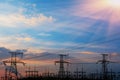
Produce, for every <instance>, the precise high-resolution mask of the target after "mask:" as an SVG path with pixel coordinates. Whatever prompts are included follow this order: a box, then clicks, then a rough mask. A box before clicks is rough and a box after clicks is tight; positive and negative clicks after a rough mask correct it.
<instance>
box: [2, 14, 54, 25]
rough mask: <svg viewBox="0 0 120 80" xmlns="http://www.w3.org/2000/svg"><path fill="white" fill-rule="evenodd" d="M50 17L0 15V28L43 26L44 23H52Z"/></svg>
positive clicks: (52, 19)
mask: <svg viewBox="0 0 120 80" xmlns="http://www.w3.org/2000/svg"><path fill="white" fill-rule="evenodd" d="M54 20H55V19H54V18H53V17H52V16H48V17H47V16H45V15H44V14H38V15H36V16H29V17H27V16H25V15H24V14H19V13H16V14H8V15H3V14H2V15H0V22H1V23H0V26H4V27H22V26H23V27H31V26H38V25H43V24H45V23H51V22H54Z"/></svg>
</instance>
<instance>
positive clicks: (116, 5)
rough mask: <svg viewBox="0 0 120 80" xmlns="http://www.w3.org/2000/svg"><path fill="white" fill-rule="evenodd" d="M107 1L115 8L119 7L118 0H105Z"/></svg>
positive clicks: (119, 1) (119, 2) (119, 0)
mask: <svg viewBox="0 0 120 80" xmlns="http://www.w3.org/2000/svg"><path fill="white" fill-rule="evenodd" d="M107 3H108V4H109V5H110V6H113V7H116V8H120V0H107Z"/></svg>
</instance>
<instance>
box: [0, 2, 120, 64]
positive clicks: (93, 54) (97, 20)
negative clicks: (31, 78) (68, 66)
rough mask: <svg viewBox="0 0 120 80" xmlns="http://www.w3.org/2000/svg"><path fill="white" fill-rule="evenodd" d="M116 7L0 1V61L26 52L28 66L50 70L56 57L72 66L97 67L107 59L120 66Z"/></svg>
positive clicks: (108, 4)
mask: <svg viewBox="0 0 120 80" xmlns="http://www.w3.org/2000/svg"><path fill="white" fill-rule="evenodd" d="M110 1H111V2H110ZM116 1H117V0H116ZM118 3H120V2H117V3H116V2H112V0H0V59H1V61H3V60H6V59H9V56H10V54H9V51H15V50H25V52H24V56H23V61H25V62H26V63H28V65H33V63H35V65H39V66H48V65H54V61H55V60H59V55H58V54H69V61H71V62H96V61H98V60H100V59H101V55H100V54H104V53H106V54H109V57H111V58H110V59H111V60H112V61H117V62H119V60H120V59H119V58H120V49H119V47H120V44H119V43H120V36H119V34H120V31H119V29H120V24H119V23H120V15H119V14H120V6H119V4H118ZM34 56H35V57H34ZM36 56H38V57H36ZM39 56H42V57H39Z"/></svg>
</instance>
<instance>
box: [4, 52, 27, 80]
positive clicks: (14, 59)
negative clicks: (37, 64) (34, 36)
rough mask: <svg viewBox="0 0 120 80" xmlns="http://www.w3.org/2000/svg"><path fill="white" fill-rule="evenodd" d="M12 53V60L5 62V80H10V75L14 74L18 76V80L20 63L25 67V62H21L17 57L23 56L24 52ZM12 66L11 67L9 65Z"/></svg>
mask: <svg viewBox="0 0 120 80" xmlns="http://www.w3.org/2000/svg"><path fill="white" fill-rule="evenodd" d="M10 53H11V58H10V60H6V61H3V63H4V65H5V67H6V68H5V80H7V79H8V77H7V76H8V75H9V76H11V74H12V73H14V74H15V76H16V80H17V79H18V74H19V73H18V69H17V64H18V63H20V64H23V65H25V63H24V62H22V61H20V60H18V59H17V56H19V55H21V56H22V55H23V52H16V51H15V52H10ZM8 64H10V65H8Z"/></svg>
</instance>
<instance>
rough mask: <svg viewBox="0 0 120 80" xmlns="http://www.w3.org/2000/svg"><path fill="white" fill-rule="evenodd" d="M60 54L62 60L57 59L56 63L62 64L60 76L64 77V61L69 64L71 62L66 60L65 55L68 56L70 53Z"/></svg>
mask: <svg viewBox="0 0 120 80" xmlns="http://www.w3.org/2000/svg"><path fill="white" fill-rule="evenodd" d="M59 56H60V60H59V61H55V64H56V63H59V64H60V66H59V72H58V76H59V77H60V78H63V77H64V76H65V69H64V63H67V64H68V63H69V62H67V61H65V60H64V57H65V56H68V55H65V54H60V55H59Z"/></svg>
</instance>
